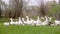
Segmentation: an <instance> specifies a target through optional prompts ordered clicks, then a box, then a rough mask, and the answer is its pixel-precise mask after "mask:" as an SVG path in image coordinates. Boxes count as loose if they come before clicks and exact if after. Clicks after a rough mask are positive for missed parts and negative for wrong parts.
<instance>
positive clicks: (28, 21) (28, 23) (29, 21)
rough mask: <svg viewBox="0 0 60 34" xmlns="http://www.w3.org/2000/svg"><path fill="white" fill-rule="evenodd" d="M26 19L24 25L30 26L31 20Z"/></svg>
mask: <svg viewBox="0 0 60 34" xmlns="http://www.w3.org/2000/svg"><path fill="white" fill-rule="evenodd" d="M26 18H27V20H26V22H25V23H26V24H27V25H31V24H32V21H31V20H29V17H28V16H26Z"/></svg>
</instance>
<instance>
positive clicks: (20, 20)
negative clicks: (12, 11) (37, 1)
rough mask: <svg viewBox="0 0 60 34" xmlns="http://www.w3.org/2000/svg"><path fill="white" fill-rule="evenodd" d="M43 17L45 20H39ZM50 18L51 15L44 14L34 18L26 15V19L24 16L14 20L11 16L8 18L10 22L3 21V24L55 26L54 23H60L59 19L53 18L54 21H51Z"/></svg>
mask: <svg viewBox="0 0 60 34" xmlns="http://www.w3.org/2000/svg"><path fill="white" fill-rule="evenodd" d="M44 18H45V21H43V22H42V21H41V19H44ZM51 20H52V17H47V16H44V17H39V16H38V17H37V19H36V20H34V19H32V18H29V16H26V20H25V18H20V17H19V18H18V21H14V20H13V19H12V18H10V22H5V23H3V25H31V26H34V25H35V26H41V25H52V26H55V25H60V21H59V20H55V22H54V23H52V22H51Z"/></svg>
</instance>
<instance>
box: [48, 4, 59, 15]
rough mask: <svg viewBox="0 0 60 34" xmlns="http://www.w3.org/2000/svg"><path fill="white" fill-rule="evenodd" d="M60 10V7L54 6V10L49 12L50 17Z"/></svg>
mask: <svg viewBox="0 0 60 34" xmlns="http://www.w3.org/2000/svg"><path fill="white" fill-rule="evenodd" d="M59 10H60V5H55V6H52V8H51V9H50V10H49V12H48V15H53V14H55V13H58V12H60V11H59Z"/></svg>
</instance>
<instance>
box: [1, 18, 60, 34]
mask: <svg viewBox="0 0 60 34" xmlns="http://www.w3.org/2000/svg"><path fill="white" fill-rule="evenodd" d="M7 21H9V19H0V34H60V26H28V25H25V26H22V25H20V26H16V25H9V26H4V25H2V23H4V22H7Z"/></svg>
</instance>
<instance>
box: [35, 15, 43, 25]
mask: <svg viewBox="0 0 60 34" xmlns="http://www.w3.org/2000/svg"><path fill="white" fill-rule="evenodd" d="M36 25H37V26H39V25H42V21H41V20H40V18H39V16H38V17H37V21H36Z"/></svg>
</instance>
